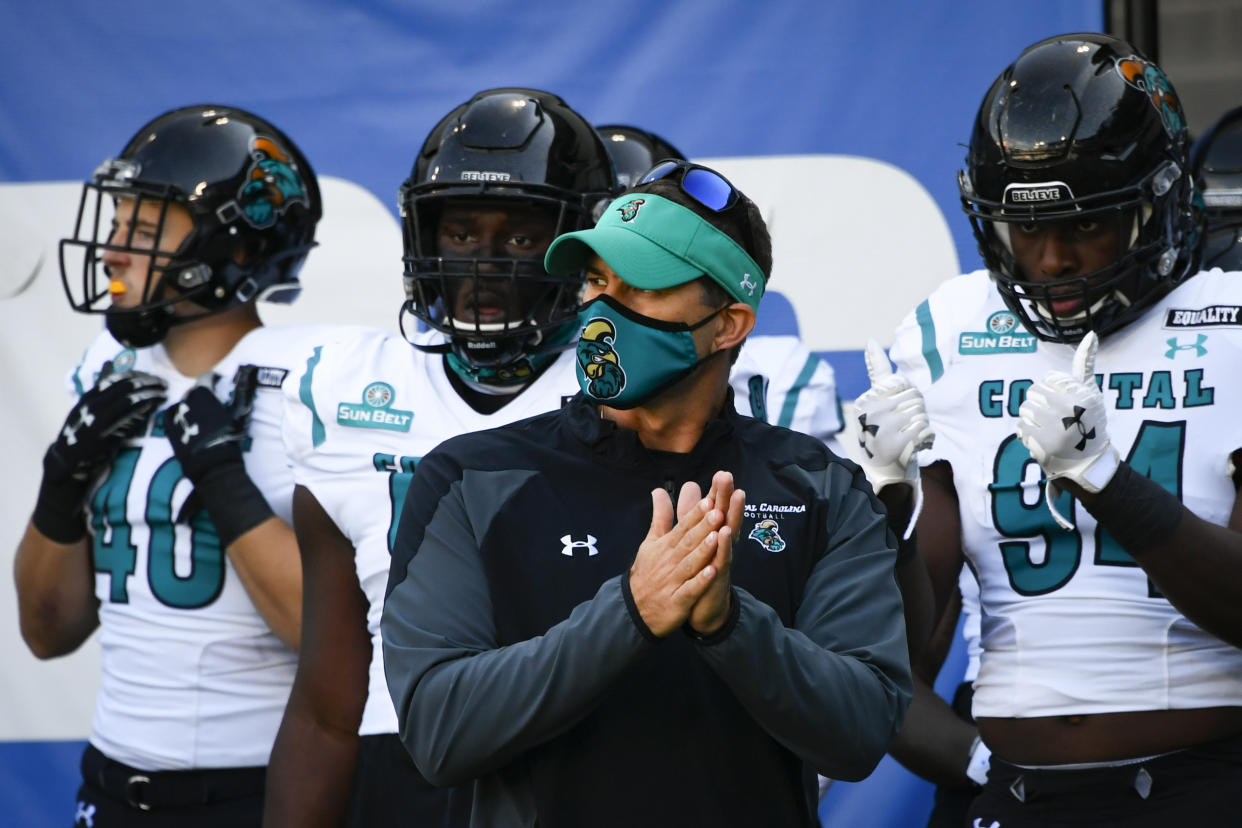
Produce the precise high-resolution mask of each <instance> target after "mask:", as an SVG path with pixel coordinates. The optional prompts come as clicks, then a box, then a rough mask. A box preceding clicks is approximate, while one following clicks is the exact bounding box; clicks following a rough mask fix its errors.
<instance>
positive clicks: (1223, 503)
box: [892, 270, 1242, 717]
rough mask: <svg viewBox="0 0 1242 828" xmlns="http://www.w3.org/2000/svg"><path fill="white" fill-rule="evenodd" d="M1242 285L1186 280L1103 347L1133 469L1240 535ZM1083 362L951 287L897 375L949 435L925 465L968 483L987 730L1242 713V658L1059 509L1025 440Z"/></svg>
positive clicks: (979, 288)
mask: <svg viewBox="0 0 1242 828" xmlns="http://www.w3.org/2000/svg"><path fill="white" fill-rule="evenodd" d="M1240 311H1242V279H1239V278H1238V275H1237V274H1224V273H1222V272H1221V271H1219V270H1212V271H1209V272H1205V273H1200V274H1199V275H1197V276H1195V277H1194V278H1192V279H1189V280H1187V281H1186V282H1184V283H1183V284H1182V285H1180V286H1179V287H1178V288H1177V289H1175V290H1174V291H1173V292H1171V293H1170V294H1168V295H1167V296H1165V297H1164V298H1163V299H1162V300H1161V301H1159V302H1158V303H1156V304H1155V305H1154V306H1153V307H1151V308H1150V309H1148V311H1147V312H1146V313H1145V314H1144V315H1143V316H1142V317H1141V318H1140V319H1138V320H1136V321H1135V322H1132V323H1131V324H1129V325H1127V326H1126V327H1124V328H1122V329H1121V330H1119V331H1116V332H1114V333H1111V334H1109V335H1108V336H1106V337H1104V338H1103V340H1102V342H1101V343H1100V348H1099V352H1098V354H1097V357H1096V363H1095V370H1096V381H1097V382H1098V383H1099V384H1100V387H1101V389H1102V390H1103V392H1104V397H1105V404H1106V406H1107V409H1108V433H1109V436H1110V438H1111V440H1112V442H1113V445H1114V446H1116V448H1117V450H1118V451H1119V452H1120V453H1121V456H1122V457H1123V458H1124V459H1126V460H1127V462H1128V463H1129V464H1130V466H1131V467H1133V468H1134V470H1135V471H1137V472H1138V473H1140V474H1145V475H1147V476H1148V477H1150V478H1151V479H1153V480H1155V481H1156V482H1158V483H1160V485H1162V486H1164V487H1165V488H1166V489H1168V490H1169V491H1172V492H1173V493H1174V494H1176V495H1177V496H1178V497H1179V498H1180V500H1181V501H1182V503H1184V504H1185V505H1186V506H1187V508H1189V509H1190V510H1191V511H1192V512H1194V513H1195V514H1197V515H1198V516H1199V517H1201V518H1203V519H1205V520H1208V521H1211V522H1213V523H1217V524H1220V525H1225V524H1226V523H1227V522H1228V519H1229V514H1230V511H1231V509H1232V507H1233V502H1234V499H1235V490H1234V486H1233V483H1232V481H1231V480H1230V479H1229V477H1228V475H1227V472H1226V464H1227V459H1228V456H1229V454H1230V453H1231V452H1232V451H1233V450H1235V449H1237V448H1240V447H1242V419H1240V418H1239V417H1238V412H1239V411H1240V410H1242V383H1239V382H1238V381H1237V378H1238V377H1239V375H1242V317H1240V315H1239V314H1240ZM1073 354H1074V346H1073V345H1067V344H1060V343H1048V342H1042V341H1040V340H1037V339H1036V338H1035V337H1033V336H1031V335H1030V334H1029V333H1027V332H1026V330H1025V329H1024V328H1023V327H1022V326H1021V324H1020V323H1019V322H1018V320H1017V318H1016V317H1015V316H1014V314H1013V313H1012V312H1010V311H1009V310H1008V308H1006V307H1005V305H1004V303H1003V301H1002V300H1001V297H1000V295H999V293H998V292H997V291H996V289H995V287H994V285H993V283H992V282H991V280H990V279H989V277H988V274H987V273H986V272H984V271H979V272H975V273H971V274H967V275H964V276H960V277H957V278H955V279H952V280H949V281H948V282H946V283H945V284H944V285H942V286H941V287H940V288H938V289H937V290H936V291H935V292H934V293H933V294H932V295H931V297H930V298H929V299H928V300H927V301H925V302H924V303H922V304H921V305H920V306H919V307H918V308H917V309H915V311H914V312H913V313H911V314H910V315H909V316H907V317H906V319H905V320H904V321H903V323H902V325H901V327H900V328H899V329H898V333H897V337H896V340H895V342H894V345H893V348H892V357H893V359H894V361H895V362H896V363H897V366H898V369H899V370H900V371H902V372H903V373H904V374H905V375H906V376H907V377H909V378H910V380H911V381H912V382H914V383H915V384H916V385H917V386H918V387H919V388H920V389H922V391H923V393H924V395H925V398H926V402H927V412H928V415H929V416H930V418H931V422H932V425H933V426H934V428H935V431H936V441H935V445H934V446H933V447H932V449H931V450H930V451H928V452H925V453H924V455H925V456H923V458H922V462H923V463H924V464H929V463H931V462H934V461H935V460H937V459H942V460H946V461H948V462H949V464H950V465H951V466H952V468H953V475H954V484H955V487H956V489H957V492H958V499H959V503H960V515H961V523H962V538H963V546H964V548H965V551H966V554H967V556H968V558H969V559H970V563H971V566H972V567H973V568H974V570H975V572H976V573H977V574H978V577H979V583H980V601H981V604H982V619H981V634H982V647H983V654H982V663H981V665H980V670H979V675H978V678H977V679H976V680H975V701H974V713H975V716H976V717H978V716H1015V717H1033V716H1051V715H1065V714H1089V713H1107V712H1116V711H1127V710H1162V709H1177V708H1198V707H1213V706H1218V705H1242V650H1238V649H1236V648H1234V647H1231V646H1229V645H1227V644H1225V643H1223V642H1221V641H1220V640H1218V639H1216V638H1214V637H1213V636H1211V635H1209V634H1207V633H1205V632H1203V631H1202V630H1200V629H1199V628H1198V627H1197V626H1195V625H1194V624H1192V623H1191V622H1190V621H1188V620H1186V618H1184V617H1183V616H1182V615H1181V613H1179V612H1178V611H1177V610H1176V609H1174V608H1173V607H1172V606H1171V605H1170V604H1169V602H1168V601H1167V600H1165V599H1164V598H1163V597H1162V596H1161V595H1160V594H1159V592H1158V590H1156V588H1155V586H1154V585H1153V584H1151V583H1150V582H1149V581H1148V579H1147V576H1146V574H1145V573H1144V572H1143V570H1142V569H1140V568H1139V567H1138V565H1137V564H1136V563H1135V562H1134V560H1133V559H1132V558H1131V557H1130V556H1129V555H1128V554H1127V553H1126V552H1125V551H1124V550H1122V549H1121V547H1120V546H1119V545H1118V544H1117V542H1116V541H1115V540H1114V539H1113V538H1112V536H1111V535H1109V534H1108V533H1107V532H1106V531H1104V530H1103V529H1101V528H1099V527H1098V526H1097V525H1096V522H1095V519H1094V518H1092V517H1091V515H1090V514H1088V513H1087V511H1086V510H1085V509H1083V508H1081V506H1080V505H1079V504H1077V503H1076V502H1074V501H1073V499H1072V498H1071V497H1070V496H1069V495H1068V494H1067V493H1062V494H1061V496H1060V497H1059V499H1058V501H1057V509H1058V511H1059V512H1060V513H1061V514H1062V515H1065V516H1067V517H1068V518H1069V519H1070V520H1072V521H1073V522H1074V523H1075V524H1076V526H1077V529H1076V530H1075V531H1064V530H1062V529H1060V528H1059V527H1058V526H1057V525H1056V523H1055V522H1054V521H1053V518H1052V516H1051V514H1050V513H1049V510H1048V506H1047V503H1046V502H1045V496H1044V490H1043V485H1042V483H1041V476H1042V474H1041V470H1040V468H1039V466H1038V464H1037V463H1035V462H1034V461H1033V460H1032V459H1031V456H1030V453H1029V452H1028V451H1027V450H1026V447H1025V446H1024V445H1023V444H1022V442H1021V441H1020V440H1019V439H1018V438H1017V437H1016V436H1015V434H1014V426H1015V423H1016V421H1017V414H1018V407H1019V405H1020V404H1021V402H1022V400H1023V399H1024V395H1025V392H1026V389H1027V388H1028V387H1029V386H1030V385H1031V383H1032V382H1033V381H1036V380H1039V379H1042V378H1043V376H1044V375H1045V374H1046V373H1047V372H1049V371H1051V370H1061V371H1069V370H1070V365H1071V361H1072V359H1073Z"/></svg>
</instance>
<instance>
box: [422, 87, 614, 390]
mask: <svg viewBox="0 0 1242 828" xmlns="http://www.w3.org/2000/svg"><path fill="white" fill-rule="evenodd" d="M614 190H615V183H614V176H613V170H612V163H611V161H610V160H609V158H608V153H607V152H606V151H605V149H604V145H603V142H602V141H601V140H600V138H599V135H597V134H596V132H595V130H594V129H593V128H592V127H591V125H590V124H589V123H588V122H587V121H586V120H585V119H584V118H583V117H582V116H581V115H579V114H578V113H577V112H575V111H574V110H573V109H571V108H570V107H569V106H568V105H567V104H566V103H565V102H564V101H563V100H562V99H561V98H559V97H558V96H556V95H553V94H551V93H548V92H542V91H539V90H535V89H519V88H503V89H490V90H486V91H483V92H479V93H478V94H476V95H475V96H474V97H472V98H471V99H470V100H469V101H467V102H465V103H463V104H461V105H460V106H458V107H457V108H455V109H454V110H453V111H452V112H450V113H449V114H448V115H446V116H445V117H444V118H443V119H442V120H441V121H440V123H439V124H437V125H436V126H435V128H434V129H432V131H431V134H430V135H429V136H428V137H427V140H426V142H425V143H424V144H423V147H422V149H421V150H420V151H419V153H418V157H417V158H416V159H415V161H414V168H413V170H412V171H411V173H410V176H409V178H407V179H406V181H405V183H404V184H402V185H401V189H400V192H399V194H398V203H399V207H400V213H401V225H402V236H403V239H404V245H405V256H404V261H405V274H404V284H405V294H406V301H405V303H404V304H403V305H402V312H401V318H402V327H403V329H404V319H405V318H406V314H407V313H408V314H412V315H413V316H415V317H416V318H417V319H418V320H419V321H420V322H422V323H423V324H425V325H427V326H428V327H430V328H432V329H433V330H436V331H439V332H440V333H443V334H444V335H445V337H446V341H445V342H444V343H443V344H440V345H427V344H418V343H415V347H418V348H420V349H422V350H425V351H431V352H438V353H447V354H448V362H449V365H450V366H451V367H452V368H453V369H454V370H455V371H456V372H457V373H458V375H459V376H461V377H462V378H464V379H466V380H467V381H470V382H471V383H473V384H475V385H476V386H482V387H483V388H484V389H485V390H486V389H489V388H491V389H495V388H501V389H503V388H505V387H510V388H511V387H514V386H518V385H522V384H524V383H525V382H527V381H528V380H529V379H530V378H531V377H532V376H533V374H534V373H535V372H537V371H538V370H539V369H540V367H541V366H542V365H543V364H546V363H547V362H548V361H550V360H551V359H553V358H555V353H556V352H557V351H559V350H562V349H563V348H565V347H567V346H568V344H569V342H570V340H571V339H572V337H573V333H574V325H573V323H574V321H575V320H576V312H577V308H578V305H579V303H580V301H581V294H582V284H583V283H582V276H581V274H574V275H572V276H550V275H548V273H547V271H545V270H544V267H543V249H533V248H532V250H531V252H530V255H529V256H520V255H515V251H513V250H508V249H498V248H495V247H491V248H488V249H465V248H454V249H453V250H448V251H442V250H440V245H441V239H440V232H441V226H440V225H441V217H442V216H444V215H445V214H446V210H448V211H459V210H462V209H465V210H470V209H474V208H483V207H490V208H491V209H493V210H500V211H501V212H508V211H513V212H514V213H517V212H518V211H524V212H525V213H526V214H528V215H530V214H533V215H536V216H538V217H540V218H541V220H542V219H544V218H546V225H547V232H546V233H544V234H543V235H546V236H547V238H546V241H542V242H541V244H540V245H536V247H539V248H544V249H546V245H547V244H548V243H550V242H551V240H552V238H554V237H555V236H557V235H560V234H561V233H567V232H570V231H572V230H580V229H584V228H586V227H590V226H592V225H593V224H594V222H595V218H596V217H597V216H598V212H599V211H600V210H602V209H603V207H605V206H606V205H607V202H608V199H609V198H610V197H611V196H612V194H613V192H614ZM485 306H489V308H490V309H489V310H488V312H486V313H485V312H482V311H481V310H480V309H481V308H483V307H485ZM497 308H499V310H497Z"/></svg>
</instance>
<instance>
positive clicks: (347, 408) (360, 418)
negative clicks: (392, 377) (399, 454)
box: [336, 382, 414, 431]
mask: <svg viewBox="0 0 1242 828" xmlns="http://www.w3.org/2000/svg"><path fill="white" fill-rule="evenodd" d="M395 396H396V393H395V392H394V391H393V387H392V386H391V385H389V384H388V383H386V382H372V383H370V384H369V385H367V387H366V388H364V389H362V404H361V405H359V404H358V403H345V402H343V403H340V404H339V405H337V407H336V422H337V423H338V424H339V425H343V426H348V427H350V428H382V429H386V430H388V431H409V430H410V422H411V421H413V419H414V412H413V411H401V410H399V409H396V408H393V407H392V402H393V399H394V397H395Z"/></svg>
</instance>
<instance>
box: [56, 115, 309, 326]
mask: <svg viewBox="0 0 1242 828" xmlns="http://www.w3.org/2000/svg"><path fill="white" fill-rule="evenodd" d="M118 211H120V215H119V216H118ZM320 215H321V206H320V197H319V188H318V184H317V182H316V180H315V176H314V172H313V171H312V170H311V168H310V165H309V163H308V162H307V161H306V159H305V158H304V157H302V155H301V153H300V151H298V150H297V148H296V147H295V146H294V145H293V144H292V142H291V141H289V139H288V138H287V137H285V136H284V135H283V134H281V133H280V132H279V130H277V129H276V128H275V127H273V126H272V125H271V124H268V123H267V122H265V121H263V120H262V119H260V118H258V117H257V116H254V115H252V114H250V113H246V112H243V111H242V110H238V109H236V108H232V107H223V106H215V105H202V106H191V107H183V108H181V109H177V110H172V111H170V112H167V113H165V114H164V115H161V116H160V117H158V118H156V119H155V120H154V121H152V122H150V123H149V124H147V125H145V126H144V127H143V128H142V129H141V130H139V132H138V133H137V135H135V136H134V138H132V139H131V140H130V142H129V144H128V145H127V146H126V148H125V150H124V151H123V152H122V154H121V156H120V157H119V158H114V159H109V160H108V161H105V162H104V163H103V164H102V165H101V166H100V167H99V168H98V169H97V170H96V171H95V175H94V177H93V179H92V180H91V181H88V182H86V184H85V185H84V186H83V190H82V198H81V200H80V203H79V207H78V215H77V221H76V224H75V227H74V233H73V236H72V237H71V238H66V239H62V240H61V243H60V266H61V279H62V282H63V284H64V288H65V293H66V295H67V296H68V298H69V303H70V305H71V306H72V307H73V309H74V310H76V311H78V312H81V313H103V314H106V316H107V323H108V328H109V330H110V331H112V332H113V334H114V335H115V336H116V337H117V338H118V339H119V340H121V341H122V342H124V343H125V344H127V345H130V346H132V347H144V346H147V345H152V344H155V343H156V342H159V341H161V340H162V339H163V338H164V335H165V334H167V332H168V330H169V329H170V328H171V327H172V326H174V325H180V324H184V323H186V322H191V321H193V320H195V319H200V318H202V317H203V316H206V315H208V314H213V313H218V312H221V311H224V310H227V309H229V308H233V307H236V306H239V305H243V304H245V303H248V302H250V301H252V300H255V299H263V300H265V301H269V302H281V303H288V302H291V301H293V300H294V299H295V298H296V297H297V295H298V293H299V292H300V285H299V283H298V280H297V274H298V271H299V269H300V268H301V265H302V262H303V261H304V260H305V257H306V254H307V252H308V251H309V250H310V248H311V247H313V246H314V230H315V225H316V223H317V222H318V220H319V217H320ZM130 216H137V217H138V218H139V221H138V222H129V217H130ZM183 216H188V217H189V219H190V222H191V225H192V226H191V227H190V229H189V230H188V232H186V234H185V236H184V238H183V239H181V240H180V242H179V244H177V245H176V250H175V251H174V250H170V247H171V245H169V244H168V243H163V244H161V245H160V250H161V252H165V253H167V255H160V256H154V257H153V256H151V255H150V254H151V251H152V247H153V246H154V238H155V237H157V236H158V237H160V238H164V237H165V236H166V233H165V229H166V228H167V227H168V226H169V225H170V224H177V225H183V224H184V221H183V220H182V218H183ZM117 218H119V219H120V220H119V221H116V223H115V226H117V227H119V228H120V230H119V232H114V231H113V227H114V219H117ZM174 219H175V221H174ZM127 224H128V227H127ZM139 225H141V226H139ZM109 253H112V254H125V255H127V256H131V257H141V258H142V259H144V260H146V261H148V262H149V266H148V268H147V273H146V274H145V280H144V281H143V283H142V285H141V288H140V289H141V291H142V295H141V296H140V297H138V299H137V300H135V299H134V298H133V297H126V299H125V300H122V301H116V302H114V301H111V299H112V296H113V293H114V292H116V291H124V290H130V291H133V290H135V289H138V286H137V285H134V284H129V285H126V284H124V283H122V282H121V280H118V279H114V278H112V277H113V274H111V273H109V272H108V271H109V268H108V266H107V261H106V259H107V258H109V256H108V254H109ZM135 264H136V265H138V266H140V264H138V263H135ZM101 265H102V266H101ZM129 276H131V277H134V276H136V272H135V273H130V274H129Z"/></svg>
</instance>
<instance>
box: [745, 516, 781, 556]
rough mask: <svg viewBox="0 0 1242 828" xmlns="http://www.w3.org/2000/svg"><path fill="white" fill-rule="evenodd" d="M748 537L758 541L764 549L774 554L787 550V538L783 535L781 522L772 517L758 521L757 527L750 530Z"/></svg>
mask: <svg viewBox="0 0 1242 828" xmlns="http://www.w3.org/2000/svg"><path fill="white" fill-rule="evenodd" d="M747 537H748V538H749V539H750V540H753V541H757V542H758V543H759V545H760V546H762V547H763V548H764V550H766V551H768V552H772V553H773V554H775V553H777V552H783V551H785V539H784V538H782V537H781V527H780V524H778V523H777V522H776V521H774V520H772V519H771V518H766V519H764V520H761V521H759V522H758V523H756V524H755V528H754V529H751V530H750V534H749V535H747Z"/></svg>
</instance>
